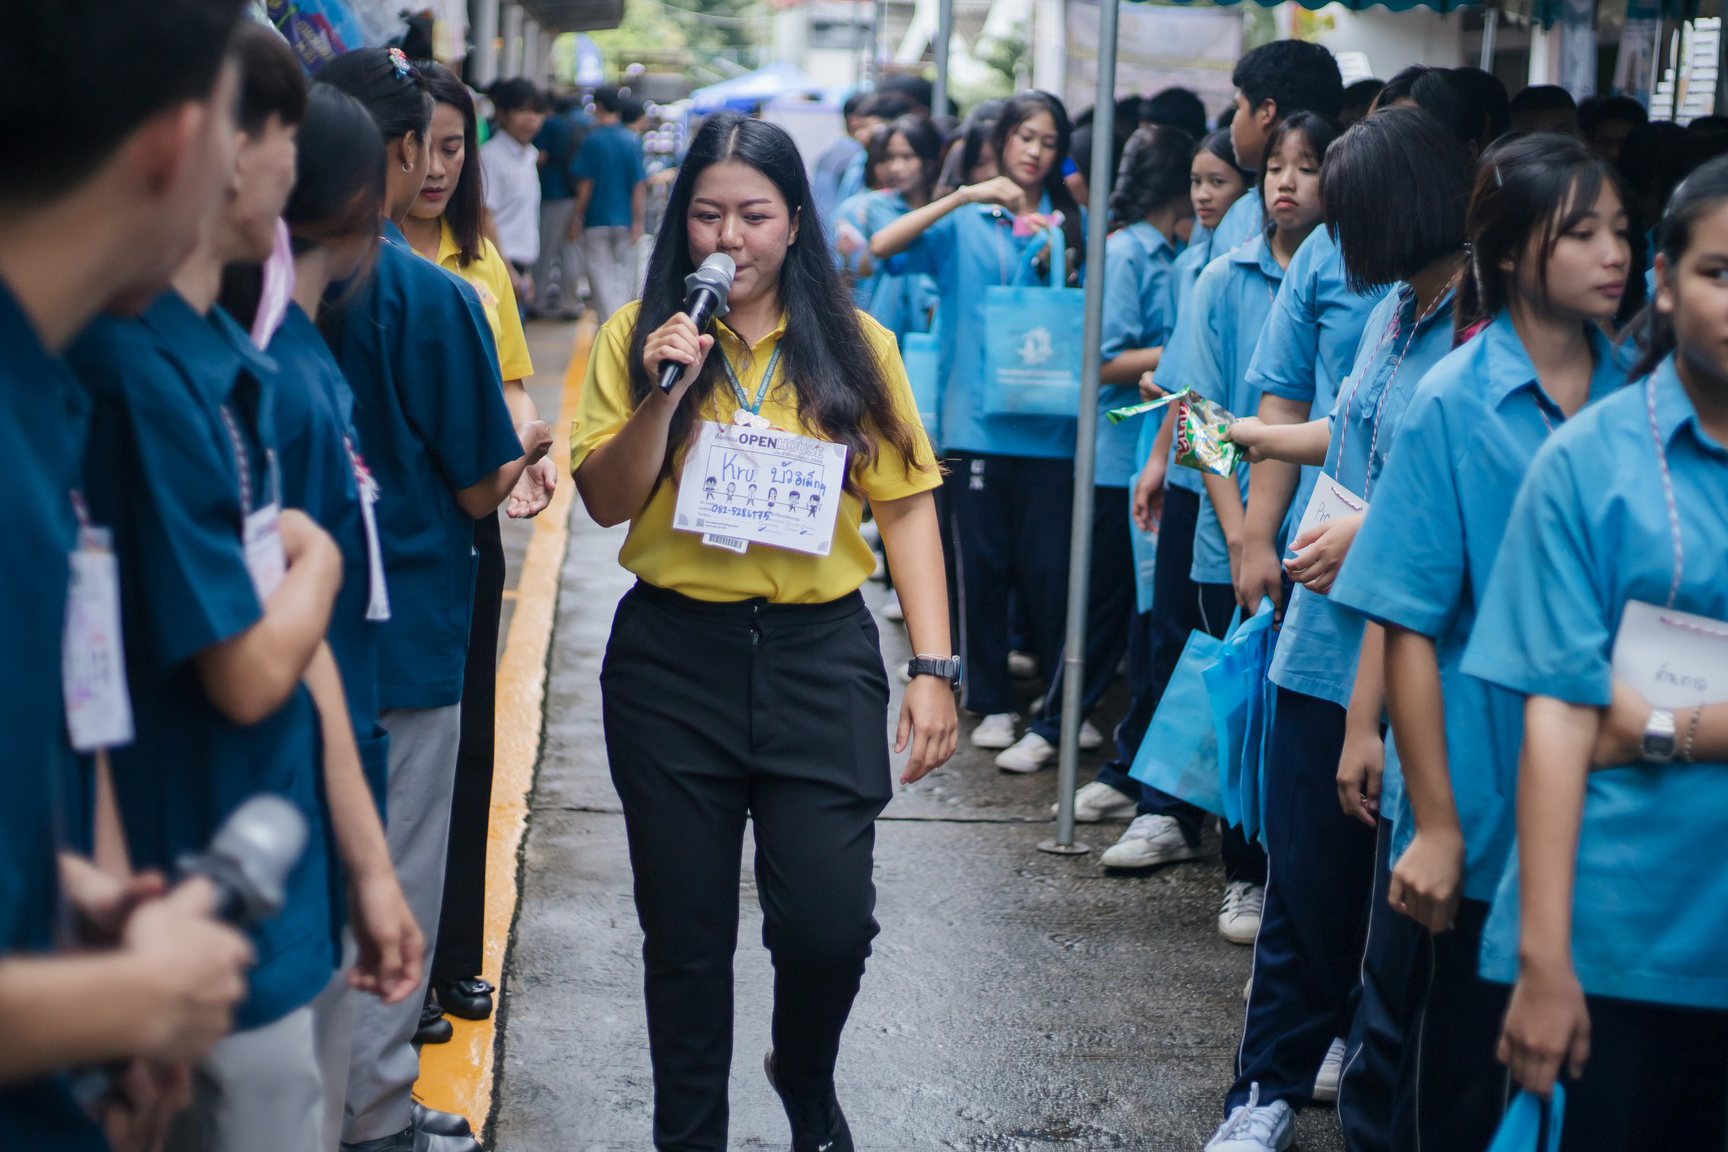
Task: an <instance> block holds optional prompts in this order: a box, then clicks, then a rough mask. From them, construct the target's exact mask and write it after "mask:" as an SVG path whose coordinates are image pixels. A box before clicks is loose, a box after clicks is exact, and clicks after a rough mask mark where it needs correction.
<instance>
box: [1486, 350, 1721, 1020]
mask: <svg viewBox="0 0 1728 1152" xmlns="http://www.w3.org/2000/svg"><path fill="white" fill-rule="evenodd" d="M1652 396H1653V397H1654V399H1655V405H1656V419H1655V426H1656V431H1655V435H1652V431H1651V419H1650V415H1649V407H1648V405H1649V402H1650V399H1651V398H1652ZM1658 440H1659V441H1660V443H1661V445H1662V448H1663V451H1664V453H1665V454H1666V456H1667V460H1668V467H1669V471H1670V474H1671V476H1672V477H1673V486H1674V501H1675V511H1676V514H1677V515H1678V518H1679V523H1680V537H1681V541H1682V545H1683V550H1684V554H1685V563H1684V569H1683V571H1682V572H1681V575H1680V586H1679V591H1678V594H1677V595H1676V596H1675V598H1674V607H1675V608H1677V609H1679V610H1681V611H1684V612H1693V613H1697V614H1699V615H1702V616H1708V617H1710V618H1711V619H1713V620H1728V506H1725V505H1724V502H1723V499H1722V494H1723V493H1724V492H1728V447H1724V446H1723V445H1722V444H1721V443H1720V442H1719V441H1717V440H1715V439H1713V438H1711V436H1710V435H1709V434H1708V433H1707V432H1705V431H1704V429H1703V427H1702V426H1701V425H1700V424H1699V423H1698V414H1697V411H1696V410H1695V409H1694V408H1693V406H1692V401H1691V399H1690V398H1689V397H1688V396H1687V395H1686V392H1685V389H1684V388H1683V387H1682V386H1681V384H1680V379H1679V377H1678V376H1677V375H1676V374H1675V371H1674V362H1673V358H1672V357H1670V358H1669V359H1668V360H1666V361H1664V362H1663V363H1662V364H1661V365H1660V366H1659V367H1658V368H1657V370H1656V372H1655V374H1654V375H1653V376H1651V377H1650V378H1649V380H1647V381H1641V382H1638V383H1635V384H1632V385H1630V386H1628V387H1626V388H1623V389H1621V390H1620V391H1619V392H1617V393H1616V394H1614V395H1613V396H1610V397H1608V398H1607V399H1606V400H1604V401H1602V402H1601V403H1600V404H1597V405H1594V406H1593V407H1591V408H1589V409H1588V410H1586V411H1584V412H1581V413H1579V414H1578V415H1577V416H1576V417H1574V418H1573V419H1571V420H1569V421H1567V423H1566V426H1565V427H1563V428H1561V429H1560V430H1559V431H1558V432H1556V433H1555V434H1554V436H1553V437H1552V438H1551V439H1550V440H1549V441H1548V443H1547V444H1545V445H1544V446H1543V447H1542V450H1541V451H1540V452H1538V453H1537V455H1536V460H1535V463H1533V464H1532V465H1531V466H1530V473H1529V475H1528V476H1527V477H1526V478H1525V481H1524V487H1523V488H1522V489H1521V490H1520V491H1519V493H1518V499H1517V502H1516V503H1515V504H1514V505H1513V509H1512V519H1511V522H1510V523H1509V524H1508V525H1507V528H1506V538H1505V541H1504V542H1503V543H1502V544H1501V546H1500V556H1499V559H1498V561H1497V562H1496V563H1495V565H1494V572H1493V575H1492V576H1491V577H1490V578H1489V581H1488V591H1487V594H1486V595H1485V596H1484V598H1483V602H1482V607H1481V609H1480V611H1479V612H1478V614H1477V626H1476V629H1475V631H1474V632H1473V633H1472V635H1471V640H1470V646H1469V648H1468V649H1467V650H1466V651H1465V654H1464V671H1465V672H1467V673H1469V674H1470V675H1473V676H1480V677H1481V678H1483V679H1485V680H1489V681H1491V682H1493V683H1496V684H1499V685H1501V686H1502V687H1505V688H1507V689H1510V690H1511V691H1513V692H1518V693H1522V694H1527V695H1542V696H1552V697H1556V698H1558V699H1561V700H1565V701H1569V702H1571V703H1573V704H1580V705H1587V706H1590V707H1594V708H1601V707H1606V706H1607V704H1608V702H1609V698H1610V694H1611V691H1612V684H1613V675H1612V672H1611V663H1610V662H1611V659H1612V652H1613V647H1614V633H1615V630H1616V628H1617V626H1618V624H1619V621H1620V615H1621V613H1622V612H1623V611H1624V610H1625V608H1626V605H1627V603H1628V602H1629V601H1632V600H1642V601H1644V602H1646V603H1650V604H1658V605H1660V604H1665V603H1667V600H1668V592H1669V587H1670V584H1671V582H1672V581H1673V579H1674V544H1673V533H1672V529H1671V526H1670V523H1669V510H1668V504H1667V500H1666V497H1665V495H1664V492H1663V485H1662V481H1661V478H1660V477H1661V472H1660V465H1659V463H1658V454H1657V450H1656V444H1657V442H1658ZM1724 843H1728V763H1723V762H1721V761H1718V762H1715V763H1697V764H1682V763H1673V764H1646V763H1634V764H1627V765H1624V766H1622V767H1618V768H1609V769H1604V770H1598V771H1593V772H1590V773H1589V775H1588V777H1587V781H1586V784H1585V794H1584V816H1583V822H1582V825H1581V830H1580V835H1579V840H1578V857H1577V875H1576V879H1575V881H1574V885H1573V896H1572V966H1573V969H1574V970H1575V971H1576V973H1577V975H1578V979H1579V981H1580V982H1581V983H1582V984H1583V985H1584V991H1585V992H1587V993H1590V994H1591V995H1595V996H1613V997H1618V998H1621V999H1626V1000H1639V1001H1645V1002H1654V1003H1659V1004H1675V1005H1683V1006H1687V1007H1694V1008H1709V1009H1716V1010H1720V1009H1728V964H1724V962H1723V958H1724V957H1728V916H1724V915H1723V914H1722V910H1723V908H1725V907H1728V868H1724V867H1723V866H1722V860H1721V856H1720V846H1721V845H1722V844H1724ZM1518 901H1519V892H1518V858H1517V855H1516V853H1514V854H1513V855H1512V856H1511V858H1510V860H1509V861H1508V863H1507V867H1506V874H1505V876H1504V878H1503V879H1502V880H1501V883H1500V888H1499V891H1498V893H1497V895H1496V897H1495V901H1494V909H1493V912H1492V913H1491V914H1490V915H1489V918H1488V924H1487V926H1486V928H1485V929H1484V931H1483V938H1482V975H1483V976H1484V977H1485V978H1487V979H1489V980H1495V981H1500V982H1503V983H1508V984H1510V983H1512V982H1513V981H1515V980H1516V979H1517V976H1518V914H1519V908H1518Z"/></svg>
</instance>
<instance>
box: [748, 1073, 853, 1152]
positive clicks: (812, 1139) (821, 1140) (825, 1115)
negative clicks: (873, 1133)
mask: <svg viewBox="0 0 1728 1152" xmlns="http://www.w3.org/2000/svg"><path fill="white" fill-rule="evenodd" d="M762 1070H763V1071H764V1072H766V1073H767V1074H768V1085H769V1087H771V1088H773V1089H774V1094H775V1095H776V1096H779V1097H780V1105H781V1107H783V1108H785V1109H786V1119H787V1120H789V1121H791V1123H792V1152H853V1148H852V1130H851V1129H850V1128H848V1127H846V1116H845V1113H843V1112H841V1111H840V1101H839V1099H838V1098H837V1097H836V1096H835V1095H834V1090H833V1089H832V1088H830V1089H829V1090H828V1097H827V1099H825V1100H806V1099H802V1098H800V1097H796V1096H789V1095H787V1094H786V1093H784V1092H782V1091H780V1085H779V1084H778V1083H776V1082H775V1079H774V1050H773V1049H772V1048H770V1049H769V1050H768V1054H767V1055H766V1056H764V1057H762Z"/></svg>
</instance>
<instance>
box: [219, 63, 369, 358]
mask: <svg viewBox="0 0 1728 1152" xmlns="http://www.w3.org/2000/svg"><path fill="white" fill-rule="evenodd" d="M385 163H386V161H385V157H384V138H383V137H382V136H380V135H379V134H378V125H377V124H376V123H375V122H374V121H373V119H372V115H371V113H369V112H367V111H366V109H365V108H364V107H363V106H362V105H361V103H360V102H359V101H358V100H356V99H354V97H352V96H350V95H348V94H347V93H346V92H343V91H341V90H339V89H337V88H333V87H331V86H330V85H328V84H314V85H312V89H311V92H310V93H309V94H308V96H307V99H306V110H305V113H304V115H303V117H302V118H301V121H300V141H299V148H298V150H297V153H296V156H295V161H294V191H293V193H292V194H291V195H290V196H289V197H288V206H287V207H286V208H284V209H283V210H282V219H283V221H284V222H286V223H287V225H288V231H289V234H290V236H291V243H292V249H293V252H294V255H295V256H299V255H301V254H302V253H305V252H310V251H311V250H312V249H314V248H316V247H318V246H319V244H321V243H325V242H339V241H343V240H348V239H350V238H352V237H355V236H368V237H370V238H371V242H372V243H371V248H370V250H369V252H368V254H367V257H366V259H365V261H363V262H362V264H361V268H360V271H359V272H357V273H356V274H355V275H354V276H353V277H352V278H351V279H350V280H349V282H348V287H347V288H346V289H345V290H344V292H343V299H347V298H348V297H350V296H352V295H353V294H354V292H355V291H357V290H358V289H359V287H360V286H361V285H362V284H364V282H365V280H366V273H367V271H368V270H369V266H370V264H371V262H372V259H373V258H374V257H375V256H376V255H377V252H378V244H379V236H378V216H379V214H380V213H382V212H383V210H384V188H385V177H384V165H385ZM263 284H264V278H263V268H262V266H261V265H258V264H230V265H228V266H227V267H226V268H224V269H223V270H222V293H221V297H220V299H219V301H218V302H219V303H220V304H221V305H222V307H223V309H224V310H225V311H227V312H228V314H229V315H231V316H233V317H234V319H236V320H238V321H239V322H240V324H241V326H242V327H245V328H250V327H251V326H252V321H253V318H254V317H255V316H256V315H257V313H258V302H259V298H260V296H261V295H262V292H263ZM336 314H337V310H336V309H332V308H329V307H325V308H323V309H320V314H319V315H318V316H316V317H314V319H315V320H317V321H318V323H319V326H320V327H321V328H325V329H326V335H329V329H328V328H327V323H328V322H329V321H330V319H331V318H332V317H334V316H335V315H336Z"/></svg>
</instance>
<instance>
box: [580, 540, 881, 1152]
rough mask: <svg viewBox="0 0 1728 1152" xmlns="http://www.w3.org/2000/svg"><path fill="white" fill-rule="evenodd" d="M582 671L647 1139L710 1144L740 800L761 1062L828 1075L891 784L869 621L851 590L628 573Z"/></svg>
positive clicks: (725, 1011)
mask: <svg viewBox="0 0 1728 1152" xmlns="http://www.w3.org/2000/svg"><path fill="white" fill-rule="evenodd" d="M723 562H724V559H723V558H722V559H717V560H716V563H723ZM600 688H601V700H602V707H603V711H604V716H605V724H606V752H607V756H608V757H609V759H610V761H611V767H612V782H613V784H614V786H615V787H616V788H617V789H618V795H619V798H620V799H621V800H622V801H623V804H624V822H625V828H626V830H627V832H628V835H629V840H630V864H631V869H632V871H633V873H634V875H635V881H636V913H637V916H638V918H639V919H640V921H641V924H642V932H643V937H644V940H643V945H642V957H643V960H644V963H645V967H646V979H645V981H644V983H645V987H646V994H647V1005H648V1045H649V1053H650V1056H651V1057H652V1060H653V1065H654V1146H655V1148H657V1149H660V1152H722V1150H723V1149H725V1147H726V1127H727V1103H726V1082H727V1076H728V1073H729V1071H730V1067H731V1060H732V954H733V952H734V951H735V950H736V948H737V943H738V883H739V865H740V856H741V853H742V847H743V838H744V822H745V820H746V819H749V820H751V821H752V822H753V831H754V834H755V839H756V889H757V894H758V899H759V900H760V901H761V905H762V916H763V928H762V942H763V944H764V945H765V946H766V947H767V948H768V951H769V952H770V954H771V955H772V957H773V961H774V1021H773V1037H774V1052H775V1068H776V1076H777V1080H778V1083H779V1086H780V1088H781V1090H782V1091H785V1092H788V1093H791V1094H794V1095H797V1096H803V1097H817V1098H819V1097H821V1096H822V1095H823V1094H825V1093H826V1092H828V1091H830V1090H831V1089H832V1087H833V1079H834V1063H835V1060H836V1058H837V1056H838V1055H839V1050H840V1033H841V1031H842V1030H843V1029H844V1028H845V1025H846V1018H847V1016H848V1014H850V1012H851V1010H852V1000H853V997H854V996H856V995H857V992H858V983H859V979H860V978H861V977H862V976H863V974H864V961H865V958H866V957H868V956H869V955H870V942H871V940H872V939H874V938H875V936H876V933H877V926H876V921H875V919H874V918H873V913H874V910H875V905H876V888H875V885H874V883H873V882H872V880H871V869H872V866H873V863H874V845H875V820H876V817H877V816H878V815H879V814H880V813H881V811H882V809H883V807H884V806H886V804H887V803H888V800H889V798H890V797H891V795H892V783H891V780H890V777H889V765H888V737H887V708H888V679H887V676H886V674H885V673H884V671H883V667H882V655H881V651H880V649H879V647H878V645H877V634H876V625H875V622H874V621H873V620H872V619H871V616H870V613H869V610H868V609H866V608H865V607H864V601H863V598H862V597H861V596H859V595H858V594H857V593H852V594H851V595H848V596H846V597H844V598H843V599H840V600H837V601H834V602H833V603H829V604H816V605H775V604H767V603H764V602H762V601H745V602H740V603H731V604H707V603H701V602H698V601H694V600H689V599H686V598H685V597H683V596H680V595H678V594H677V593H674V592H668V591H665V590H663V589H659V588H654V587H651V586H649V585H646V584H638V585H637V586H636V587H635V588H633V589H631V591H630V592H629V593H628V594H626V595H625V597H624V599H623V600H622V601H621V602H620V603H619V605H618V613H617V616H616V617H615V618H614V620H613V623H612V638H611V640H610V641H609V642H608V644H607V647H606V660H605V663H604V665H603V666H602V669H601V673H600Z"/></svg>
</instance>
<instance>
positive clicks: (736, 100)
mask: <svg viewBox="0 0 1728 1152" xmlns="http://www.w3.org/2000/svg"><path fill="white" fill-rule="evenodd" d="M823 88H824V86H823V85H821V84H818V83H817V82H816V81H814V80H812V79H811V78H810V77H809V76H806V75H805V74H804V73H803V72H802V71H801V70H800V69H799V68H798V66H797V65H795V64H791V63H788V62H787V61H785V60H776V61H775V62H774V63H772V64H770V65H768V66H767V67H765V68H758V69H757V70H756V71H754V72H746V73H745V74H744V75H742V76H734V77H732V79H730V80H722V81H720V83H718V84H710V85H708V86H707V87H706V88H698V89H696V91H694V92H692V93H690V103H691V105H692V108H693V110H694V111H695V112H697V113H704V112H713V111H716V110H717V109H720V108H747V107H749V106H750V105H752V104H756V103H759V102H762V101H766V100H772V99H774V97H776V96H781V95H787V94H792V93H812V94H815V93H820V92H822V91H823Z"/></svg>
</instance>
